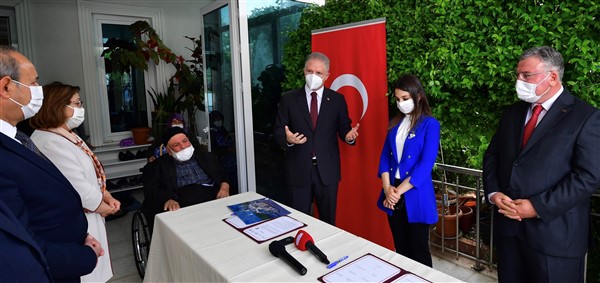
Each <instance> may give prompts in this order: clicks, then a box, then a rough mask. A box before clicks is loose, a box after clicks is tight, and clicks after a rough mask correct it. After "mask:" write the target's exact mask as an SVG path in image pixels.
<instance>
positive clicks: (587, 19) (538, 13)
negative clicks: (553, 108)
mask: <svg viewBox="0 0 600 283" xmlns="http://www.w3.org/2000/svg"><path fill="white" fill-rule="evenodd" d="M599 16H600V3H598V0H594V1H588V0H572V1H539V0H534V1H525V0H523V1H516V0H509V1H496V0H461V1H457V0H425V1H416V0H415V1H405V0H361V1H356V0H328V1H327V3H326V5H325V6H323V7H318V6H313V7H311V8H308V9H305V10H304V12H303V14H302V19H301V22H300V25H299V27H298V29H297V30H296V31H295V32H293V33H292V34H291V35H290V42H289V44H288V45H287V46H286V48H285V56H284V58H285V59H284V62H283V63H284V66H285V68H286V70H287V71H286V73H287V74H288V76H287V78H286V80H285V84H284V86H283V89H292V88H297V87H301V86H302V85H303V83H304V81H303V78H302V76H299V75H298V74H301V73H302V69H303V67H304V66H303V65H304V59H305V56H306V55H307V54H308V53H310V51H311V44H310V34H311V30H315V29H320V28H326V27H331V26H336V25H341V24H347V23H352V22H358V21H363V20H370V19H375V18H382V17H385V18H386V29H387V63H388V71H387V73H388V83H389V85H391V83H392V82H393V81H394V80H395V79H396V78H398V77H399V76H401V75H402V74H405V73H413V74H415V75H417V76H418V77H419V78H421V80H422V82H423V84H424V87H425V89H426V92H427V95H428V97H429V101H430V104H431V106H432V110H433V113H434V116H435V117H436V118H438V119H439V120H440V123H441V125H442V146H443V151H444V158H445V160H444V162H445V163H447V164H453V165H458V166H465V167H470V168H481V167H482V159H483V152H484V151H485V149H486V148H487V145H488V143H489V141H490V139H491V137H492V135H493V133H494V131H495V129H496V126H497V123H498V120H499V118H500V115H501V113H502V111H503V110H504V108H505V107H506V106H508V105H510V104H512V103H514V102H515V101H517V98H516V94H515V90H514V88H515V74H514V71H515V68H516V65H517V62H518V58H519V56H520V55H521V54H522V52H523V51H524V50H526V49H529V48H531V47H534V46H541V45H550V46H552V47H554V48H555V49H557V50H558V51H559V52H560V53H562V55H563V56H564V58H565V74H564V77H563V85H564V86H565V87H566V88H567V89H569V90H570V91H571V92H572V93H573V94H574V95H575V96H577V97H579V98H581V99H583V100H585V101H587V102H589V103H591V104H592V105H594V106H596V107H598V106H600V18H599ZM340 48H343V46H341V47H340ZM365 52H368V50H366V51H365ZM365 56H367V55H366V53H365ZM391 91H392V90H391V89H390V93H391ZM390 100H391V97H390ZM390 105H391V104H390ZM390 109H393V108H390ZM394 111H395V110H394ZM390 113H393V112H390ZM382 122H383V121H382ZM597 202H598V200H594V202H593V204H592V207H593V211H594V212H595V213H600V211H598V208H597V207H598V203H597ZM597 218H598V217H595V218H594V220H593V223H592V233H593V234H594V238H595V239H596V242H598V239H600V232H599V230H598V228H599V227H600V223H598V222H600V221H598V219H597ZM598 244H599V245H600V243H598ZM597 249H599V248H596V251H592V252H591V253H590V254H589V257H588V274H587V278H588V281H589V282H596V280H598V278H600V252H598V251H597ZM590 280H591V281H590Z"/></svg>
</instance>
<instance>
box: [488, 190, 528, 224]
mask: <svg viewBox="0 0 600 283" xmlns="http://www.w3.org/2000/svg"><path fill="white" fill-rule="evenodd" d="M490 200H491V201H492V202H493V203H494V204H495V205H496V206H497V207H498V212H499V213H500V214H502V215H504V216H506V217H508V218H510V219H513V220H517V221H522V220H523V219H526V218H535V217H537V212H536V211H535V208H534V207H533V205H532V204H531V201H530V200H529V199H516V200H513V199H511V198H510V197H508V196H507V195H505V194H504V193H501V192H498V193H495V194H494V195H493V196H492V197H491V198H490Z"/></svg>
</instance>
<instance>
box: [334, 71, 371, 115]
mask: <svg viewBox="0 0 600 283" xmlns="http://www.w3.org/2000/svg"><path fill="white" fill-rule="evenodd" d="M345 86H351V87H353V88H355V89H356V90H357V91H358V93H359V94H360V97H361V98H362V102H363V110H362V115H360V119H362V117H364V116H365V113H366V112H367V108H368V106H369V95H368V93H367V88H366V87H365V85H364V84H363V83H362V81H361V80H360V78H358V77H357V76H355V75H353V74H343V75H341V76H339V77H337V78H335V80H334V81H333V82H332V83H331V87H330V88H331V89H332V90H335V91H337V90H338V89H340V88H342V87H345Z"/></svg>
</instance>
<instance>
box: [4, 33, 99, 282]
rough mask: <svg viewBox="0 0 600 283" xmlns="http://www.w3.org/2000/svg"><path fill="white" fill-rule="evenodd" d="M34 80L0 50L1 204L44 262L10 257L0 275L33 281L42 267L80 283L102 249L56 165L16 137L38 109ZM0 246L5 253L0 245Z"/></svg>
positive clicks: (23, 62)
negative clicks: (13, 218)
mask: <svg viewBox="0 0 600 283" xmlns="http://www.w3.org/2000/svg"><path fill="white" fill-rule="evenodd" d="M37 79H38V75H37V71H36V69H35V67H34V65H33V64H32V63H31V61H29V60H28V59H27V58H26V57H25V56H23V55H22V54H20V53H18V52H17V51H15V50H14V49H11V48H10V47H7V46H2V45H0V164H2V166H0V176H2V177H0V200H1V201H3V202H4V204H6V206H7V207H8V209H10V210H11V211H12V213H13V214H14V216H16V219H18V221H19V222H20V223H21V224H22V225H23V226H24V227H25V228H26V229H27V231H28V232H29V233H31V236H32V237H33V239H35V241H36V242H37V244H38V245H39V247H40V248H41V250H42V252H43V253H44V256H45V258H46V262H47V264H45V265H41V266H40V265H39V263H40V262H42V261H39V262H37V263H36V261H30V262H27V263H26V264H24V263H22V262H21V261H22V259H21V258H19V257H18V255H9V256H14V258H12V261H11V262H10V264H8V265H6V264H0V274H2V275H0V276H4V274H8V275H9V277H8V278H11V277H10V275H12V273H14V270H15V269H17V270H23V271H24V272H23V273H22V274H18V276H20V277H19V278H20V279H18V280H17V281H23V282H36V281H40V280H37V279H35V278H40V279H41V277H39V276H37V274H39V271H40V268H41V270H42V271H44V270H46V271H47V272H49V273H50V275H51V276H52V279H53V281H54V282H79V280H80V277H81V276H83V275H85V274H88V273H90V272H91V271H92V270H93V269H94V267H95V266H96V263H97V259H98V257H99V256H102V255H104V250H103V249H102V245H101V244H100V243H99V242H98V241H97V240H96V239H95V238H94V237H92V235H88V233H87V228H88V225H87V220H86V217H85V215H84V212H83V207H82V205H81V199H80V197H79V195H78V194H77V192H76V191H75V189H74V188H73V186H72V185H71V184H70V182H69V181H68V180H67V179H66V178H65V177H64V176H63V174H62V173H61V172H60V171H59V170H58V169H57V168H56V166H54V165H53V164H52V163H50V162H48V161H46V160H44V159H42V158H41V157H40V156H39V155H37V154H36V153H35V152H34V151H33V150H34V146H33V143H32V142H31V140H30V139H29V138H27V137H22V136H19V133H18V132H17V129H16V124H17V123H18V122H20V121H22V120H24V119H25V118H28V117H31V116H33V115H35V114H36V112H37V111H38V110H39V109H40V108H41V106H42V99H40V97H43V93H42V91H40V87H39V86H38V83H37ZM7 245H8V243H7ZM0 246H2V247H3V250H6V249H4V243H2V245H0ZM9 248H10V247H9ZM32 250H33V249H32Z"/></svg>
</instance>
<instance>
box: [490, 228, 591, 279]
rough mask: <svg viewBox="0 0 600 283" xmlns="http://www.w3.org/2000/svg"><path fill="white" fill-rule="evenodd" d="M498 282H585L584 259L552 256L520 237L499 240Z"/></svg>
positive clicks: (497, 251) (497, 252)
mask: <svg viewBox="0 0 600 283" xmlns="http://www.w3.org/2000/svg"><path fill="white" fill-rule="evenodd" d="M497 239H498V240H497V244H496V254H497V256H498V282H500V283H504V282H507V283H508V282H511V283H518V282H526V283H537V282H540V283H541V282H550V283H552V282H556V283H559V282H583V273H584V268H585V261H584V257H583V256H582V257H577V258H566V257H556V256H550V255H547V254H544V253H541V252H539V251H536V250H534V249H532V248H531V247H529V246H528V245H527V244H525V243H523V242H522V241H520V240H519V239H518V238H517V237H498V238H497Z"/></svg>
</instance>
